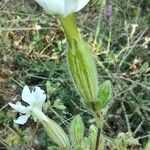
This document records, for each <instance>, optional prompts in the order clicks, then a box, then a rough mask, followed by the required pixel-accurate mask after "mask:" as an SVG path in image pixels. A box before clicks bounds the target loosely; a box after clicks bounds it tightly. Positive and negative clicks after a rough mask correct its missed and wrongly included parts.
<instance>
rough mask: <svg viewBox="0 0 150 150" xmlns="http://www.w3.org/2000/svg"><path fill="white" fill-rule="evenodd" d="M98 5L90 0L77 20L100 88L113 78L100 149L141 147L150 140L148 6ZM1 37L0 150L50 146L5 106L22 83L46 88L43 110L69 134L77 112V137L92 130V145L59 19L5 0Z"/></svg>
mask: <svg viewBox="0 0 150 150" xmlns="http://www.w3.org/2000/svg"><path fill="white" fill-rule="evenodd" d="M102 2H104V1H98V0H94V1H91V2H90V3H89V4H88V5H87V7H85V8H84V9H83V10H82V11H80V12H78V13H77V14H76V18H77V20H78V21H77V22H78V25H79V27H80V28H79V29H80V31H81V33H82V35H83V36H84V39H85V41H87V42H88V44H89V46H90V49H91V50H92V53H93V56H94V58H95V61H96V65H97V69H98V79H99V83H101V84H102V83H104V81H106V80H110V81H111V84H112V87H113V91H112V95H113V102H112V103H111V104H110V107H109V108H108V109H109V110H108V112H107V114H106V115H105V118H104V119H105V122H106V123H105V125H104V129H103V133H104V134H105V137H104V138H105V139H106V140H107V143H105V149H111V150H128V149H129V150H133V149H135V150H138V149H139V150H141V149H144V148H145V146H146V145H147V147H148V145H149V143H148V141H149V140H150V50H149V47H148V46H149V42H150V37H149V31H148V30H149V29H148V28H149V20H150V15H149V11H150V10H149V9H150V8H149V5H150V2H149V1H148V0H140V1H136V0H128V1H124V0H116V1H107V2H106V4H105V3H102ZM0 39H1V40H0V149H10V150H17V149H22V150H24V149H31V148H32V149H35V150H38V149H39V150H40V149H45V150H49V149H50V148H51V146H52V145H53V143H51V141H49V139H48V138H47V135H46V133H45V132H44V131H43V128H42V126H41V125H40V124H36V123H35V122H33V120H29V121H28V123H27V124H25V125H24V126H18V125H16V124H14V122H13V119H14V118H15V116H16V115H17V113H16V112H13V111H12V109H10V107H9V106H8V103H9V102H16V101H17V100H20V99H21V97H20V95H21V91H22V87H23V86H24V85H25V84H27V85H29V86H31V87H32V86H35V85H37V86H40V87H42V89H45V91H46V92H47V102H46V105H45V106H44V112H45V113H46V114H47V115H48V116H49V117H50V118H51V119H53V120H55V121H56V122H57V123H58V124H59V125H61V126H62V128H63V129H64V131H65V132H66V133H69V130H70V123H71V121H72V120H73V118H74V117H75V116H76V115H78V114H80V116H81V117H82V119H81V118H80V116H76V118H75V119H76V121H78V122H82V127H83V129H82V132H84V131H83V130H85V131H87V132H85V133H81V135H77V136H79V137H80V138H82V136H83V135H82V134H85V135H86V136H88V133H90V135H89V137H90V138H91V142H93V141H92V140H93V137H94V135H95V134H96V132H97V128H96V127H95V126H93V125H91V124H93V123H94V120H93V118H92V115H91V114H89V113H88V112H87V110H86V109H85V108H84V107H83V105H82V103H81V101H80V100H81V97H80V95H79V94H78V92H77V91H76V88H75V86H74V83H73V82H72V80H71V77H70V75H69V71H68V66H67V63H66V62H67V60H66V51H67V48H68V47H67V46H66V45H67V42H66V38H65V36H64V34H63V32H62V30H61V29H60V26H59V25H58V21H57V20H56V18H55V17H54V16H51V15H48V14H46V13H45V12H44V11H43V9H42V8H41V7H39V6H38V5H37V3H35V2H34V1H25V0H11V1H9V0H2V2H0ZM105 88H106V87H105ZM102 90H103V89H102ZM100 93H101V91H100ZM102 97H107V95H105V94H104V95H102ZM108 97H109V96H108ZM106 103H107V101H106ZM100 105H101V104H100ZM101 107H103V106H101ZM75 119H74V122H72V126H71V127H72V128H73V126H75V124H76V122H75ZM78 122H77V123H78ZM76 128H78V126H77V127H76ZM72 134H75V133H72ZM76 142H77V143H78V142H79V143H80V141H78V139H77V141H76ZM147 147H146V148H145V149H146V150H148V149H147Z"/></svg>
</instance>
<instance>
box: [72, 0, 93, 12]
mask: <svg viewBox="0 0 150 150" xmlns="http://www.w3.org/2000/svg"><path fill="white" fill-rule="evenodd" d="M75 1H76V0H75ZM89 1H90V0H78V7H77V8H76V10H75V11H74V12H77V11H79V10H81V9H82V8H83V7H85V6H86V5H87V3H88V2H89Z"/></svg>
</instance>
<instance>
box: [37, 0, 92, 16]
mask: <svg viewBox="0 0 150 150" xmlns="http://www.w3.org/2000/svg"><path fill="white" fill-rule="evenodd" d="M35 1H36V2H37V3H38V4H39V5H41V7H43V9H45V10H46V11H47V13H50V14H56V15H60V16H63V17H65V16H67V15H69V14H71V13H74V12H77V11H79V10H81V9H82V8H83V7H85V5H86V4H87V3H88V2H89V1H90V0H35Z"/></svg>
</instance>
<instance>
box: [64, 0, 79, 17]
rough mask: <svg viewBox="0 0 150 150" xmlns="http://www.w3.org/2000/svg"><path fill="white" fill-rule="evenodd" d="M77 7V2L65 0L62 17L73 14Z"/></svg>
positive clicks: (76, 0)
mask: <svg viewBox="0 0 150 150" xmlns="http://www.w3.org/2000/svg"><path fill="white" fill-rule="evenodd" d="M77 7H78V0H65V8H64V9H65V14H64V17H65V16H67V15H69V14H71V13H73V12H75V11H76V9H77Z"/></svg>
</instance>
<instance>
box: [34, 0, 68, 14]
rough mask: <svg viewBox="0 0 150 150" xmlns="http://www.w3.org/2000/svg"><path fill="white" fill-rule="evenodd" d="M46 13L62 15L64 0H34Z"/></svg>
mask: <svg viewBox="0 0 150 150" xmlns="http://www.w3.org/2000/svg"><path fill="white" fill-rule="evenodd" d="M35 1H36V2H37V3H38V4H39V5H41V7H43V9H44V10H46V11H47V13H50V14H58V15H64V13H65V10H64V0H35Z"/></svg>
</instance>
